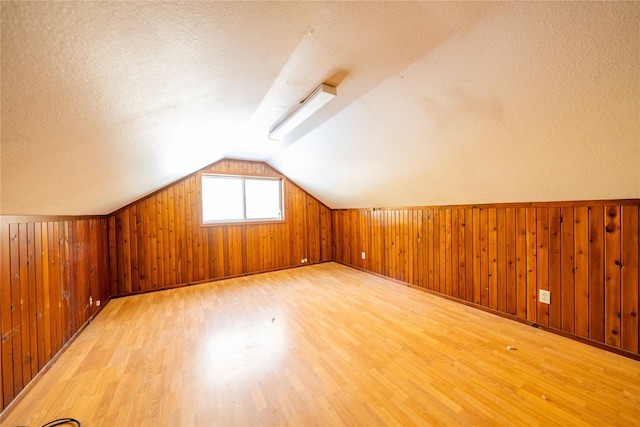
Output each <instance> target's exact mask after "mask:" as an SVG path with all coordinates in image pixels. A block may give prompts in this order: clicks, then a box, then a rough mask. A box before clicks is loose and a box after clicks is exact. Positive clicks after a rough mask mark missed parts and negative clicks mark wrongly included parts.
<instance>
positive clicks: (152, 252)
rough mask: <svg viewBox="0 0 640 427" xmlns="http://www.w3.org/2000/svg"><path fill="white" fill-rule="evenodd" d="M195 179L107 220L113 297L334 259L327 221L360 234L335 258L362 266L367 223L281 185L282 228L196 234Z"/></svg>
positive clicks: (239, 164) (215, 168) (262, 168)
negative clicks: (333, 211)
mask: <svg viewBox="0 0 640 427" xmlns="http://www.w3.org/2000/svg"><path fill="white" fill-rule="evenodd" d="M202 171H203V172H207V173H210V172H214V173H234V174H238V173H257V172H260V173H264V174H266V175H271V176H279V174H278V173H277V172H276V171H275V170H273V169H272V168H270V167H269V166H268V165H266V164H261V163H255V162H243V161H235V160H234V161H231V160H225V161H222V162H219V163H217V164H215V165H212V166H211V167H208V168H205V169H203V170H202ZM197 179H198V174H193V175H190V176H189V177H186V178H185V179H183V180H181V181H180V182H178V183H176V184H173V185H171V186H168V187H166V188H164V189H162V190H160V191H158V192H157V193H155V194H153V195H151V196H149V197H147V198H144V199H142V200H140V201H138V202H136V203H134V204H132V205H130V206H127V207H125V208H123V209H121V210H120V211H118V212H115V213H114V214H112V215H110V216H109V218H108V221H107V222H108V225H109V226H108V239H109V242H110V243H109V246H110V254H111V255H110V258H112V259H111V260H110V262H109V268H110V270H111V271H112V272H113V274H112V277H116V279H115V284H116V285H117V286H116V292H113V295H122V294H128V293H132V292H138V291H149V290H154V289H162V288H166V287H170V286H175V285H180V284H186V283H193V282H196V281H202V280H209V279H216V278H222V277H229V276H234V275H241V274H246V273H250V272H258V271H264V270H272V269H275V268H284V267H291V266H296V265H300V261H301V260H302V259H303V258H307V259H308V262H310V263H314V262H320V261H327V260H330V259H333V257H334V255H333V253H334V248H333V245H334V243H333V235H332V233H333V231H332V223H333V222H334V221H335V222H336V223H339V224H341V226H342V227H344V226H345V224H346V227H347V229H346V230H344V231H347V233H348V234H350V233H351V232H353V231H356V230H359V231H358V233H359V235H358V236H357V240H356V241H355V242H352V241H349V242H346V243H343V242H340V243H339V244H337V245H336V249H335V251H336V253H338V252H341V253H342V254H343V255H344V256H347V258H348V262H352V261H358V260H359V261H360V262H362V260H361V259H360V258H361V257H360V251H361V250H362V249H360V248H359V247H358V246H359V245H369V238H368V237H366V236H365V234H366V233H369V230H368V229H367V228H366V227H364V226H361V223H362V221H363V220H364V218H365V217H366V216H359V214H356V215H353V216H352V212H351V211H344V212H343V213H340V214H337V215H335V216H334V217H333V218H332V213H331V210H330V209H329V208H327V207H326V206H324V205H322V204H321V203H320V202H318V201H317V200H316V199H315V198H313V197H311V196H310V195H309V194H307V193H306V192H304V191H303V190H302V189H301V188H299V187H298V186H296V185H295V184H293V183H291V182H290V181H288V180H286V179H285V181H284V190H283V194H284V196H285V207H286V212H285V221H286V222H284V223H277V224H276V223H274V224H261V225H254V224H247V225H242V224H240V225H229V226H227V225H221V226H214V227H201V226H200V222H199V218H200V213H199V212H198V209H199V188H198V185H197ZM397 225H398V227H400V225H402V226H404V225H406V224H404V223H403V224H397ZM397 231H398V238H400V237H402V239H405V238H406V241H407V242H409V237H408V235H409V234H410V233H405V232H402V231H401V229H400V228H397ZM398 249H399V250H400V251H401V252H396V256H397V257H398V263H400V262H402V263H404V266H405V268H404V270H402V271H401V273H400V274H404V275H405V276H406V275H407V274H408V271H409V262H408V261H405V256H406V254H405V252H406V251H407V248H405V247H404V245H399V247H398ZM347 252H349V253H347ZM369 262H370V261H369ZM380 265H381V264H380ZM399 265H400V264H399ZM136 270H137V273H136ZM136 274H137V278H135V277H134V276H136ZM112 280H113V279H112Z"/></svg>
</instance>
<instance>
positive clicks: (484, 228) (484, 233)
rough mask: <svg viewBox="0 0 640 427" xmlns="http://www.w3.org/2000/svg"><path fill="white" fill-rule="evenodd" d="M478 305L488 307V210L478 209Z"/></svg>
mask: <svg viewBox="0 0 640 427" xmlns="http://www.w3.org/2000/svg"><path fill="white" fill-rule="evenodd" d="M480 304H482V305H483V306H485V307H489V210H488V209H487V208H480Z"/></svg>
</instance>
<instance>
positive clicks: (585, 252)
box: [574, 206, 590, 338]
mask: <svg viewBox="0 0 640 427" xmlns="http://www.w3.org/2000/svg"><path fill="white" fill-rule="evenodd" d="M574 215H575V216H574V224H575V228H574V232H575V256H574V271H575V286H576V300H575V314H576V316H575V326H576V335H578V336H581V337H584V338H589V327H590V322H589V208H588V207H586V206H578V207H576V208H575V210H574Z"/></svg>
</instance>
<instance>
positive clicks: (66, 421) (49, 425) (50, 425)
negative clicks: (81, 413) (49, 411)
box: [42, 418, 82, 427]
mask: <svg viewBox="0 0 640 427" xmlns="http://www.w3.org/2000/svg"><path fill="white" fill-rule="evenodd" d="M65 424H73V425H75V426H77V427H82V424H81V423H80V421H78V420H76V419H75V418H58V419H57V420H53V421H49V422H48V423H46V424H44V425H43V426H42V427H55V426H63V425H65Z"/></svg>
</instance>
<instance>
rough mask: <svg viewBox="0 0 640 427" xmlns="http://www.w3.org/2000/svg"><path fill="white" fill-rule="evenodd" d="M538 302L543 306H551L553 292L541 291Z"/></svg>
mask: <svg viewBox="0 0 640 427" xmlns="http://www.w3.org/2000/svg"><path fill="white" fill-rule="evenodd" d="M538 301H540V302H541V303H543V304H551V291H545V290H544V289H540V296H539V297H538Z"/></svg>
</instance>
